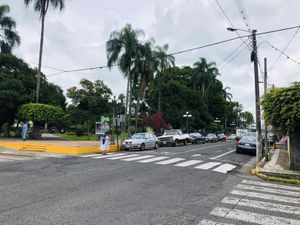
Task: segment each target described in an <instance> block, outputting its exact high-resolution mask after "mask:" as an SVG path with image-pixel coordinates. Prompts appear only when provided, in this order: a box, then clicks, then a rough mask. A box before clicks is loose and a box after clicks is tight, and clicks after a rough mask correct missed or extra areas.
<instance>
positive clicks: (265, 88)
mask: <svg viewBox="0 0 300 225" xmlns="http://www.w3.org/2000/svg"><path fill="white" fill-rule="evenodd" d="M264 72H265V74H264V94H267V74H268V73H267V58H264ZM267 128H268V126H267V123H266V120H265V133H264V136H265V138H264V139H265V157H266V161H268V160H269V155H268V153H269V152H268V151H269V149H268V129H267Z"/></svg>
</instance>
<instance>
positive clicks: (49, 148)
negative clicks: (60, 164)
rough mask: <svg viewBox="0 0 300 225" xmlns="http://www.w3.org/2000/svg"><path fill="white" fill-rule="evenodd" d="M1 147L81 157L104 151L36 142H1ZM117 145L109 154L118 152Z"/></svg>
mask: <svg viewBox="0 0 300 225" xmlns="http://www.w3.org/2000/svg"><path fill="white" fill-rule="evenodd" d="M0 146H2V147H5V148H10V149H14V150H18V151H37V152H49V153H56V154H67V155H68V154H70V155H79V154H88V153H99V152H100V153H101V152H102V151H101V150H100V149H99V147H98V146H89V147H80V146H70V147H69V146H61V145H54V144H42V143H36V142H30V141H26V142H0ZM119 150H120V149H118V146H117V145H110V146H109V150H108V151H107V152H117V151H119Z"/></svg>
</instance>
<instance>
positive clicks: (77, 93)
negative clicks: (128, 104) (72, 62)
mask: <svg viewBox="0 0 300 225" xmlns="http://www.w3.org/2000/svg"><path fill="white" fill-rule="evenodd" d="M80 85H81V86H82V88H77V87H72V88H69V89H68V90H67V97H69V98H70V99H71V101H72V103H73V106H72V107H70V106H69V107H68V110H67V111H68V113H69V116H71V117H72V119H71V121H72V122H76V120H77V116H76V115H80V117H79V120H77V122H76V124H75V125H78V124H80V125H82V126H83V125H85V126H86V127H87V129H88V133H89V129H90V127H91V126H93V125H94V124H95V121H97V120H99V119H100V116H101V115H109V114H111V111H112V109H111V105H110V104H109V99H110V97H111V95H112V92H111V90H110V89H109V88H108V87H107V86H106V85H105V84H104V83H103V81H100V80H96V81H95V82H91V81H89V80H87V79H82V80H81V81H80ZM75 107H76V108H77V109H76V108H75ZM70 110H72V111H70ZM74 116H76V117H75V118H74ZM84 120H85V121H84ZM83 121H84V122H85V123H83Z"/></svg>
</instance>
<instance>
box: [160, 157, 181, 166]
mask: <svg viewBox="0 0 300 225" xmlns="http://www.w3.org/2000/svg"><path fill="white" fill-rule="evenodd" d="M182 160H184V159H183V158H174V159H168V160H165V161H161V162H157V163H156V164H159V165H168V164H172V163H176V162H179V161H182Z"/></svg>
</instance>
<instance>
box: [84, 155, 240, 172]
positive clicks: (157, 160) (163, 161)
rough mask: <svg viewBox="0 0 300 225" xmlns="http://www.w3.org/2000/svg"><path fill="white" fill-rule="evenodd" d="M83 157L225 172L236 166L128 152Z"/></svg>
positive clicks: (85, 156)
mask: <svg viewBox="0 0 300 225" xmlns="http://www.w3.org/2000/svg"><path fill="white" fill-rule="evenodd" d="M80 157H83V158H93V159H108V160H120V161H126V162H133V161H134V162H139V163H153V164H156V165H172V166H175V167H181V168H186V167H189V168H193V169H196V170H210V171H214V172H218V173H223V174H226V173H228V172H230V171H232V170H233V169H235V168H236V166H235V165H232V164H228V163H221V162H211V161H209V162H204V161H203V160H194V159H193V160H190V159H185V158H172V157H168V156H157V155H141V154H128V153H109V154H107V155H99V154H91V155H81V156H80Z"/></svg>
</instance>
